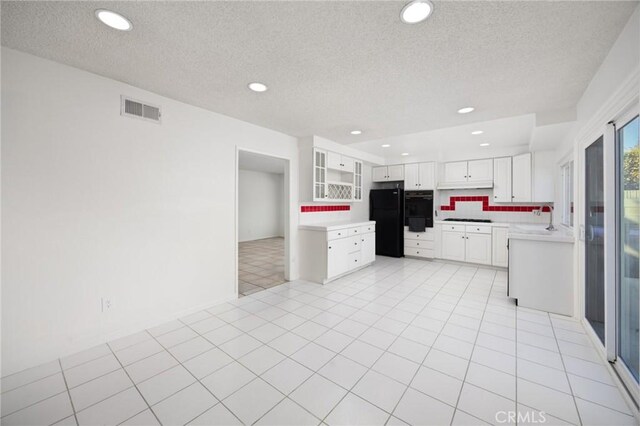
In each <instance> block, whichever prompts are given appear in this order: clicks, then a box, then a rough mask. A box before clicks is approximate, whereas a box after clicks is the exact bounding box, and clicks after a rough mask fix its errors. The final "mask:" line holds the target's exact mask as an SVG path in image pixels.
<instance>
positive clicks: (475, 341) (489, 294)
mask: <svg viewBox="0 0 640 426" xmlns="http://www.w3.org/2000/svg"><path fill="white" fill-rule="evenodd" d="M496 275H497V274H495V273H494V275H493V279H492V280H491V287H489V291H488V294H487V296H486V300H485V303H484V309H483V310H482V316H481V317H480V326H479V328H478V331H477V333H476V337H475V339H474V341H473V347H472V348H471V354H469V362H468V363H467V368H466V369H465V371H464V376H463V378H462V386H460V392H458V398H457V399H456V405H455V411H457V410H460V411H463V412H465V411H464V410H462V409H459V408H458V405H459V404H460V397H461V396H462V389H463V388H464V385H465V384H466V383H468V382H467V375H468V374H469V368H470V367H471V363H472V362H473V361H472V360H471V359H472V358H473V352H474V351H475V350H476V345H477V343H478V337H479V336H480V328H481V327H482V321H483V320H484V314H485V312H486V311H487V305H488V303H489V299H490V298H491V290H492V289H493V286H494V284H495V281H496ZM514 315H515V312H514ZM516 334H517V331H516ZM514 345H515V343H514ZM469 384H470V385H472V386H475V385H473V383H469ZM478 387H479V386H478ZM479 388H480V387H479ZM480 389H483V390H487V389H484V388H480ZM492 393H494V392H492ZM494 394H495V393H494ZM496 395H497V394H496ZM500 396H502V395H500ZM503 398H504V397H503ZM507 399H508V398H507ZM514 402H515V401H514ZM515 404H516V407H517V406H518V403H517V402H515ZM455 411H454V417H455ZM467 414H468V413H467ZM470 415H472V414H470ZM472 416H473V415H472ZM473 417H476V416H473ZM476 418H477V417H476ZM480 420H482V419H480ZM482 421H484V420H482ZM451 424H453V418H452V419H451Z"/></svg>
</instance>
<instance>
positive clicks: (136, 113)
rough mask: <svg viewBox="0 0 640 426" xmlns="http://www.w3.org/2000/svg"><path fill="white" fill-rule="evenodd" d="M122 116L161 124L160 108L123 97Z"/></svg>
mask: <svg viewBox="0 0 640 426" xmlns="http://www.w3.org/2000/svg"><path fill="white" fill-rule="evenodd" d="M120 115H123V116H127V117H135V118H141V119H143V120H147V121H153V122H154V123H160V118H161V117H162V113H161V111H160V107H157V106H153V105H149V104H147V103H144V102H140V101H137V100H134V99H131V98H127V97H126V96H121V105H120Z"/></svg>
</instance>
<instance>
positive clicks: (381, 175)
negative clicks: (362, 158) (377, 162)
mask: <svg viewBox="0 0 640 426" xmlns="http://www.w3.org/2000/svg"><path fill="white" fill-rule="evenodd" d="M371 174H372V180H373V181H374V182H392V181H398V180H404V165H403V164H396V165H393V166H379V167H374V168H373V169H372V171H371Z"/></svg>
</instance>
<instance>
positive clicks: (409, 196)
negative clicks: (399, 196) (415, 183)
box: [404, 191, 433, 228]
mask: <svg viewBox="0 0 640 426" xmlns="http://www.w3.org/2000/svg"><path fill="white" fill-rule="evenodd" d="M409 218H424V222H425V227H427V228H433V191H405V192H404V224H405V226H409Z"/></svg>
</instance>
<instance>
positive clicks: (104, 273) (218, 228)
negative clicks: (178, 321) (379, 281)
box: [1, 48, 298, 375]
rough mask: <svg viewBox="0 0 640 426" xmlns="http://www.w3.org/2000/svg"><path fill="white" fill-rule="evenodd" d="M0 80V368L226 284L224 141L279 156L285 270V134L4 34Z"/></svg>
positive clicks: (107, 332) (231, 213)
mask: <svg viewBox="0 0 640 426" xmlns="http://www.w3.org/2000/svg"><path fill="white" fill-rule="evenodd" d="M1 94H2V106H3V108H2V134H1V135H2V228H3V233H2V248H3V250H2V338H3V340H2V374H3V375H6V374H10V373H12V372H15V371H18V370H20V369H23V368H26V367H30V366H33V365H37V364H39V363H42V362H46V361H49V360H52V359H54V358H56V357H58V356H63V355H66V354H69V353H73V352H76V351H78V350H81V349H85V348H88V347H90V346H93V345H95V344H98V343H101V342H104V341H106V340H109V339H112V338H115V337H119V336H122V335H126V334H129V333H131V332H135V331H137V330H140V329H142V328H145V327H149V326H153V325H157V324H159V323H161V322H163V321H166V320H169V319H172V318H175V317H176V316H179V315H183V314H186V313H189V312H193V311H195V310H197V309H201V308H203V307H206V306H209V305H212V304H215V303H217V302H220V301H223V300H226V299H230V298H235V297H236V283H235V281H236V244H235V243H236V241H235V240H236V231H235V223H236V217H235V208H234V206H235V185H236V184H235V179H236V170H237V169H236V168H237V165H236V158H237V152H236V150H237V149H238V148H244V149H248V150H252V151H256V152H262V153H265V154H269V155H273V156H277V157H282V158H285V159H288V160H289V162H290V166H291V167H290V172H288V173H287V174H285V176H286V179H287V180H288V183H289V189H288V192H289V193H290V194H286V197H287V198H290V205H289V211H288V212H286V213H287V214H286V216H288V217H290V220H289V227H288V229H287V230H286V233H288V234H289V235H288V239H289V240H290V246H289V247H287V248H286V249H287V250H289V251H290V252H291V262H292V265H291V269H290V270H289V273H290V277H291V278H297V276H298V272H297V261H296V260H297V259H296V258H297V256H296V253H297V218H298V215H297V209H298V157H297V155H298V151H297V145H296V139H295V138H293V137H289V136H287V135H284V134H281V133H278V132H275V131H271V130H268V129H264V128H261V127H258V126H255V125H252V124H249V123H246V122H242V121H239V120H235V119H232V118H229V117H225V116H222V115H220V114H215V113H212V112H210V111H206V110H203V109H200V108H196V107H193V106H190V105H186V104H184V103H181V102H177V101H174V100H170V99H167V98H164V97H162V96H159V95H156V94H153V93H150V92H147V91H144V90H141V89H138V88H135V87H132V86H129V85H126V84H123V83H120V82H117V81H114V80H110V79H107V78H103V77H100V76H97V75H94V74H91V73H88V72H85V71H81V70H79V69H75V68H71V67H68V66H65V65H61V64H58V63H54V62H51V61H47V60H44V59H40V58H37V57H35V56H31V55H27V54H24V53H21V52H17V51H14V50H11V49H6V48H2V90H1ZM121 94H126V95H130V96H132V97H134V98H136V99H141V100H145V101H148V102H150V103H152V104H157V105H160V106H162V109H163V110H162V112H163V122H162V124H160V125H158V124H154V123H148V122H145V121H142V120H136V119H131V118H125V117H121V116H120V112H119V108H120V95H121ZM102 297H104V298H108V299H110V300H111V301H112V303H113V308H112V309H111V310H110V311H108V313H101V312H100V298H102Z"/></svg>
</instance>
